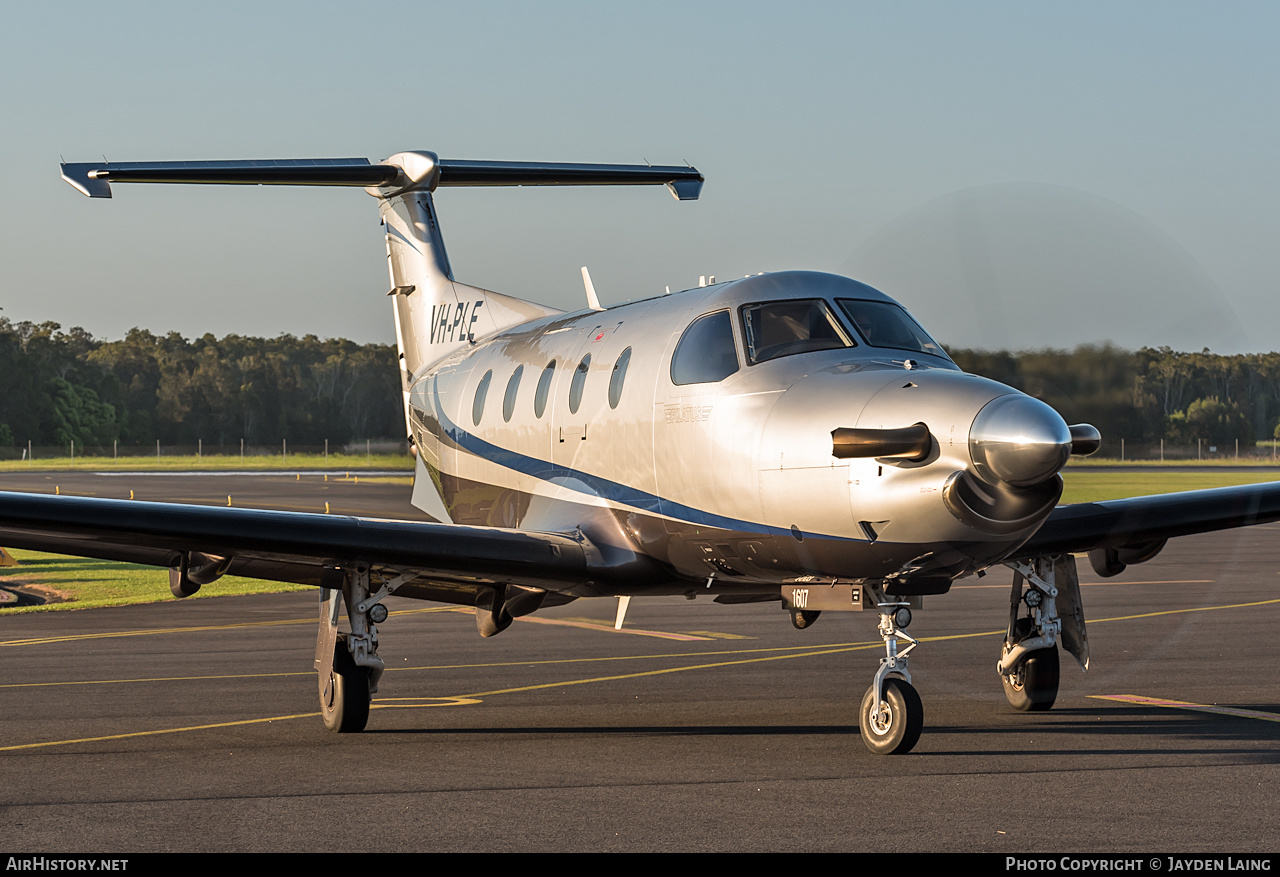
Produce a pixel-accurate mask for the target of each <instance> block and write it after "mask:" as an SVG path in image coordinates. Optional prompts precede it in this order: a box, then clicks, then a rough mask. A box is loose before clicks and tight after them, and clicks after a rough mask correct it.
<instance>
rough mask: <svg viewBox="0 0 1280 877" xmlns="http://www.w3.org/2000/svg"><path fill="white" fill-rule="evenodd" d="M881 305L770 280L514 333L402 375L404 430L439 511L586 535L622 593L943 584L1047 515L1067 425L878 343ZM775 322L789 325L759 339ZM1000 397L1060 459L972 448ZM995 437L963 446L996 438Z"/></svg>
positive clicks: (993, 557)
mask: <svg viewBox="0 0 1280 877" xmlns="http://www.w3.org/2000/svg"><path fill="white" fill-rule="evenodd" d="M851 303H870V304H867V305H863V304H851ZM880 305H887V306H889V307H893V308H896V304H895V303H894V302H893V301H892V299H890V298H889V297H888V296H885V295H884V294H883V293H880V292H878V291H877V290H874V289H872V288H871V287H868V286H865V285H863V284H860V283H858V282H856V281H853V280H849V279H847V278H842V277H836V276H833V275H827V274H818V273H811V272H780V273H776V274H769V275H758V276H753V277H748V278H745V279H742V280H735V281H731V282H726V283H720V284H714V285H712V286H709V287H704V288H697V289H691V290H687V291H685V292H682V293H676V294H672V295H666V296H659V297H656V298H652V299H647V300H644V301H639V302H634V303H630V304H625V305H621V306H618V307H613V308H609V309H606V310H601V311H585V312H577V313H572V314H562V315H556V316H550V317H545V318H542V319H538V320H535V321H533V322H528V323H524V324H521V325H518V326H515V327H513V328H510V329H507V330H504V331H501V332H498V333H497V334H495V335H492V336H490V337H488V338H485V339H481V340H477V341H475V342H474V343H471V344H469V345H468V346H466V347H463V348H461V349H458V350H456V351H455V352H453V353H452V354H450V355H448V356H446V357H445V358H444V359H443V360H442V361H440V362H438V363H435V364H433V365H431V366H428V367H427V368H425V369H423V370H422V372H421V373H420V374H419V375H417V376H415V377H414V378H413V379H412V387H411V392H410V394H409V406H410V416H409V420H410V428H411V430H412V434H413V439H414V442H415V444H416V447H417V449H418V451H419V453H420V456H421V459H422V461H423V463H424V464H425V465H426V467H427V469H428V471H429V472H430V475H431V478H432V482H433V483H434V484H435V486H436V487H437V490H438V491H439V494H440V498H441V499H442V500H443V505H444V508H445V509H446V510H447V512H448V515H449V516H450V518H451V519H452V520H453V522H455V523H459V524H478V525H488V526H500V527H509V528H520V529H524V530H547V531H555V532H566V531H573V530H575V529H576V530H580V531H581V532H582V533H583V535H584V536H585V537H586V538H587V539H588V540H589V541H590V542H591V543H592V545H594V546H595V547H596V548H598V549H599V550H601V551H604V552H612V553H613V559H612V561H611V563H613V564H614V565H616V567H617V568H618V570H619V576H620V578H619V580H618V581H617V582H614V584H619V583H624V584H625V585H626V587H627V588H628V589H634V585H635V584H636V583H637V582H638V581H640V580H641V579H643V580H644V581H646V582H647V583H648V590H649V592H686V593H692V592H706V591H708V590H710V591H712V592H714V593H725V594H739V595H742V596H746V595H749V594H767V593H772V594H774V595H776V594H777V588H778V586H779V585H784V584H792V583H798V582H823V581H826V582H830V581H836V580H838V581H841V582H851V581H865V580H872V579H874V580H882V581H883V580H889V581H893V582H897V583H898V585H899V592H901V593H913V592H915V593H921V592H936V591H938V590H945V585H946V584H947V583H949V581H950V580H951V579H952V578H954V577H956V576H959V575H964V574H967V573H971V572H974V571H976V570H979V569H982V568H985V567H987V566H989V565H991V564H993V563H997V562H999V561H1000V560H1001V559H1002V558H1003V557H1005V556H1007V555H1008V553H1009V552H1010V551H1011V550H1013V549H1014V548H1015V547H1017V545H1018V544H1020V543H1021V542H1022V541H1023V540H1024V539H1025V538H1026V537H1027V536H1028V535H1030V533H1032V532H1034V530H1035V528H1036V527H1037V526H1038V525H1039V524H1040V523H1041V522H1042V521H1043V520H1044V517H1045V516H1046V515H1047V514H1048V513H1049V511H1050V510H1051V509H1052V508H1053V506H1054V504H1055V502H1056V500H1057V498H1058V496H1059V493H1060V490H1061V481H1060V479H1059V477H1058V476H1057V470H1058V468H1060V466H1061V463H1062V462H1065V453H1066V452H1064V451H1062V450H1061V444H1062V436H1064V435H1066V425H1065V424H1064V423H1063V422H1062V420H1061V418H1059V417H1058V416H1057V415H1056V414H1053V413H1052V411H1051V409H1048V407H1047V406H1044V405H1043V404H1042V403H1040V402H1038V401H1036V400H1032V399H1030V398H1028V397H1026V396H1023V395H1022V394H1021V393H1019V392H1018V391H1017V390H1014V389H1012V388H1010V387H1007V386H1004V385H1003V384H999V383H996V382H994V381H990V380H987V379H985V378H981V377H977V376H974V375H969V374H965V373H964V372H962V371H961V370H960V369H959V368H958V367H957V366H956V365H955V364H954V363H953V362H952V361H951V360H950V359H949V358H948V357H947V356H946V355H945V353H943V352H942V350H941V348H938V347H936V345H931V344H930V343H926V344H923V345H922V344H921V343H920V342H919V341H918V340H915V339H914V338H908V339H904V338H902V337H898V338H890V339H888V340H889V341H891V342H895V343H897V344H898V345H899V346H890V345H889V344H888V343H885V342H883V341H882V344H883V345H884V346H873V345H872V344H871V343H870V341H874V340H877V339H874V338H872V339H870V341H869V339H868V338H867V337H866V335H865V334H864V333H867V332H870V331H872V328H871V327H870V326H869V324H868V323H867V321H866V320H865V319H864V320H863V323H862V324H859V322H858V320H856V319H855V318H854V316H855V315H858V316H861V315H860V314H858V309H859V308H876V307H878V306H880ZM443 310H444V309H443V308H441V311H443ZM456 310H458V309H457V308H454V309H451V310H450V312H449V313H448V314H447V315H441V317H440V318H439V325H438V327H437V332H438V337H439V338H440V339H441V341H442V342H446V341H456V340H457V337H459V336H458V335H457V333H458V332H459V330H460V328H463V327H465V325H466V322H465V320H464V319H463V318H461V317H459V318H458V319H455V317H456V316H457V314H456V313H454V311H456ZM895 313H896V311H895ZM908 319H909V318H908ZM460 320H461V322H459V321H460ZM699 321H702V323H701V324H700V326H699V328H697V329H694V328H691V327H693V326H694V324H696V323H699ZM767 321H772V322H767ZM815 321H818V322H821V323H822V325H820V326H817V327H815V325H813V324H814V323H815ZM832 321H834V323H835V325H828V324H830V323H831V322H832ZM800 323H804V325H803V326H799V325H798V324H800ZM912 325H914V323H912ZM702 327H706V328H702ZM917 328H918V327H917ZM726 332H731V333H732V338H731V343H730V341H729V339H728V338H727V336H726V334H725V333H726ZM771 332H772V333H774V334H775V335H776V334H777V333H778V332H783V333H786V332H798V333H799V337H797V336H795V335H792V336H789V340H787V341H785V344H789V346H782V345H779V346H778V347H777V349H772V348H762V347H761V344H762V343H764V342H767V341H769V340H772V339H771V338H770V333H771ZM717 333H718V334H717ZM921 334H922V333H921ZM811 336H812V337H811ZM923 337H925V338H926V339H927V336H923ZM683 339H687V342H685V341H684V340H683ZM778 350H782V353H781V354H780V355H779V353H778ZM703 378H705V379H703ZM1006 396H1014V397H1017V398H1019V399H1020V400H1025V401H1020V402H1018V403H1015V404H1016V405H1024V406H1026V407H1027V409H1028V410H1030V411H1031V412H1032V414H1033V416H1032V420H1033V421H1034V420H1036V418H1039V419H1040V421H1043V422H1044V423H1046V424H1048V427H1047V428H1049V429H1050V430H1051V431H1052V430H1053V429H1054V428H1057V433H1055V441H1056V442H1057V444H1058V446H1059V447H1058V449H1057V450H1056V451H1053V452H1052V453H1051V455H1050V456H1053V454H1058V455H1059V457H1060V458H1059V459H1057V460H1056V464H1055V463H1054V461H1052V460H1051V461H1050V462H1049V464H1048V465H1045V466H1043V467H1042V468H1044V471H1043V473H1039V474H1036V477H1035V478H1034V479H1031V480H1033V481H1034V483H1033V484H1029V485H1022V486H1014V485H1010V484H1007V483H1005V480H1004V479H1002V478H1000V477H995V476H992V475H991V472H990V467H987V468H986V469H984V468H983V459H982V455H981V454H978V455H977V457H978V459H975V455H974V454H973V453H972V452H971V447H970V445H971V434H972V433H973V432H974V424H975V420H976V419H977V418H978V415H979V413H980V412H982V411H983V409H984V408H986V407H987V406H988V405H989V404H990V403H992V402H993V400H996V399H999V398H1001V397H1006ZM1001 404H1002V405H1007V404H1009V403H1001ZM1017 413H1022V412H1017ZM1006 419H1007V418H1006ZM1052 421H1056V423H1053V422H1052ZM918 423H923V424H925V425H926V426H927V428H928V435H929V441H928V445H927V449H926V450H925V451H924V452H923V453H921V454H916V455H914V456H915V457H917V458H908V457H904V456H903V455H898V456H896V457H895V456H882V457H876V456H858V457H852V458H840V457H837V456H835V455H834V454H833V431H834V430H837V429H848V428H854V429H866V430H892V429H896V428H900V427H907V426H910V425H912V424H918ZM990 433H991V429H990V428H987V429H986V430H985V431H983V433H982V435H981V436H978V437H977V439H978V441H985V443H986V446H988V447H990V446H991V439H992V438H994V436H993V435H991V434H990ZM1006 438H1007V437H1006ZM1014 438H1015V439H1016V438H1017V437H1016V436H1015V437H1014ZM1024 438H1025V437H1024ZM1068 441H1069V439H1068ZM1031 444H1033V445H1034V444H1035V442H1034V441H1032V442H1031ZM1014 453H1016V451H1015V452H1014ZM1022 453H1023V454H1024V456H1025V455H1026V454H1027V453H1028V452H1027V451H1026V450H1025V449H1024V450H1023V452H1022ZM1030 453H1032V455H1033V456H1034V453H1035V452H1034V451H1032V452H1030ZM1024 462H1025V461H1024ZM1016 465H1022V464H1021V463H1018V464H1016ZM1034 468H1035V467H1034V465H1033V466H1032V469H1034ZM984 474H985V475H986V476H987V478H986V480H984V479H983V478H982V477H981V476H982V475H984ZM1006 475H1007V473H1006ZM1041 476H1042V477H1041ZM1015 480H1017V479H1015ZM1023 480H1028V479H1023ZM988 482H991V483H988ZM655 567H658V568H661V569H664V570H666V572H667V573H668V575H667V576H666V579H665V581H663V576H661V575H657V576H655ZM628 571H630V573H631V574H629V573H628ZM911 582H914V583H915V584H914V585H912V584H910V583H911ZM940 583H941V586H940ZM610 591H611V588H610V583H609V582H600V583H597V584H596V585H595V586H594V587H593V588H592V589H590V592H591V593H609V592H610Z"/></svg>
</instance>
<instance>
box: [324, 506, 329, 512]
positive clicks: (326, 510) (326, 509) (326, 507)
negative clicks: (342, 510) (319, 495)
mask: <svg viewBox="0 0 1280 877" xmlns="http://www.w3.org/2000/svg"><path fill="white" fill-rule="evenodd" d="M324 513H325V514H326V515H327V514H329V504H328V503H325V504H324Z"/></svg>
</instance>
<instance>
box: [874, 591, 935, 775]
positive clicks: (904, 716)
mask: <svg viewBox="0 0 1280 877" xmlns="http://www.w3.org/2000/svg"><path fill="white" fill-rule="evenodd" d="M868 587H870V586H868ZM872 592H873V593H874V594H875V596H876V608H877V609H878V610H879V612H880V623H879V630H880V636H881V637H882V638H883V639H884V647H885V656H884V657H883V658H881V659H880V669H879V670H877V671H876V677H875V680H874V681H873V682H872V683H871V687H870V688H868V689H867V693H866V694H864V695H863V696H862V705H861V707H860V708H859V709H858V726H859V727H860V728H861V729H862V742H863V743H865V744H866V746H867V748H868V749H870V750H871V751H872V752H874V753H876V754H877V755H902V754H905V753H907V752H910V751H911V750H912V749H913V748H914V747H915V745H916V743H917V741H919V739H920V731H921V730H922V729H923V728H924V705H923V704H922V703H921V702H920V695H919V694H918V693H917V692H916V690H915V688H913V687H912V685H911V672H910V671H909V670H908V669H907V656H908V655H909V654H910V653H911V651H912V650H913V649H915V647H916V646H917V645H919V643H918V642H917V641H916V640H914V639H912V638H911V637H910V636H908V635H907V634H906V633H904V632H903V631H902V628H903V627H906V626H907V625H908V624H910V623H911V611H910V608H909V604H907V603H897V602H889V601H888V600H887V599H886V598H885V596H884V593H883V592H882V591H881V590H880V589H879V588H875V589H873V591H872ZM899 640H906V641H907V642H908V643H910V645H908V646H907V647H906V648H905V649H903V650H902V651H901V652H899V651H898V641H899Z"/></svg>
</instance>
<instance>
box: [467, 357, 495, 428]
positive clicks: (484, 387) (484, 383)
mask: <svg viewBox="0 0 1280 877" xmlns="http://www.w3.org/2000/svg"><path fill="white" fill-rule="evenodd" d="M492 380H493V369H489V370H488V371H487V372H485V373H484V377H482V378H481V379H480V383H478V384H476V400H475V402H473V403H472V404H471V422H472V423H473V424H475V425H476V426H479V425H480V418H481V417H483V416H484V397H485V396H487V395H488V394H489V382H490V381H492Z"/></svg>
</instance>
